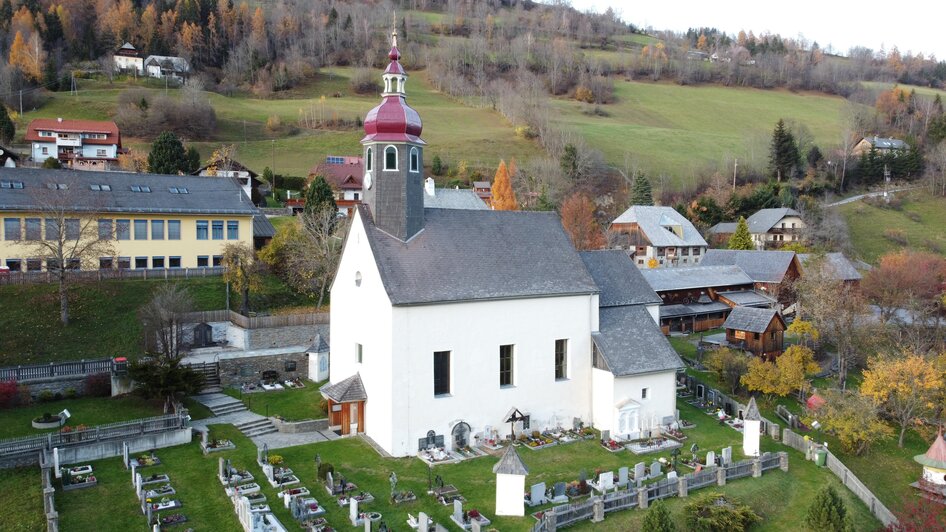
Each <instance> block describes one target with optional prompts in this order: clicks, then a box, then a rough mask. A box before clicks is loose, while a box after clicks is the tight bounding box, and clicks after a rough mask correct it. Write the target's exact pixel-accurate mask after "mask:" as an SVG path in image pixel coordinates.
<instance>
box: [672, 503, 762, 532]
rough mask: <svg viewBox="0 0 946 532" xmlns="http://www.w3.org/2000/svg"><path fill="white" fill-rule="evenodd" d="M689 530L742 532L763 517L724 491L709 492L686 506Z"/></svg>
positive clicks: (697, 531)
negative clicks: (723, 492)
mask: <svg viewBox="0 0 946 532" xmlns="http://www.w3.org/2000/svg"><path fill="white" fill-rule="evenodd" d="M683 511H684V513H686V524H687V530H693V531H695V532H742V531H743V530H746V529H747V528H749V527H750V526H752V525H753V524H754V523H757V522H759V521H761V520H762V519H761V518H760V517H759V516H758V515H756V513H755V512H753V511H752V508H750V507H748V506H746V505H744V504H741V503H739V502H738V501H737V500H736V499H733V498H732V497H729V496H727V495H723V494H722V493H707V494H705V495H703V496H701V497H699V498H698V499H696V500H694V501H693V502H691V503H689V504H687V505H686V506H685V507H684V510H683Z"/></svg>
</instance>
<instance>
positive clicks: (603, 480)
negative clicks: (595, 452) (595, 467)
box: [598, 471, 614, 492]
mask: <svg viewBox="0 0 946 532" xmlns="http://www.w3.org/2000/svg"><path fill="white" fill-rule="evenodd" d="M598 487H599V488H601V491H602V492H605V491H608V490H610V489H612V488H614V471H605V472H604V473H601V475H600V476H599V477H598Z"/></svg>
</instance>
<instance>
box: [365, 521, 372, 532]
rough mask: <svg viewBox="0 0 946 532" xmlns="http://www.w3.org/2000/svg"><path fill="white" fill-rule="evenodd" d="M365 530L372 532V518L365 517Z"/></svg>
mask: <svg viewBox="0 0 946 532" xmlns="http://www.w3.org/2000/svg"><path fill="white" fill-rule="evenodd" d="M365 532H371V519H365Z"/></svg>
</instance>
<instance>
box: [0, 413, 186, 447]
mask: <svg viewBox="0 0 946 532" xmlns="http://www.w3.org/2000/svg"><path fill="white" fill-rule="evenodd" d="M186 426H187V414H186V412H180V413H178V414H168V415H164V416H156V417H149V418H144V419H138V420H135V421H122V422H119V423H109V424H107V425H99V426H97V427H90V428H87V429H84V430H71V431H69V432H64V431H60V432H49V433H46V434H43V435H42V436H25V437H21V438H11V439H8V440H0V458H7V457H11V456H16V455H21V454H24V453H32V452H39V451H40V450H44V449H45V450H51V449H53V448H54V447H71V446H77V445H85V444H89V443H96V442H99V441H106V440H115V439H120V438H128V437H131V436H139V435H142V434H150V433H155V432H169V431H173V430H178V429H181V428H184V427H186Z"/></svg>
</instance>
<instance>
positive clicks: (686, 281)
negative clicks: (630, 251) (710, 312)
mask: <svg viewBox="0 0 946 532" xmlns="http://www.w3.org/2000/svg"><path fill="white" fill-rule="evenodd" d="M709 251H714V250H709ZM704 261H705V259H704ZM641 274H643V276H644V279H646V280H647V283H648V284H649V285H650V287H651V288H653V289H654V290H656V291H657V292H666V291H669V290H688V289H692V288H710V287H717V286H738V285H751V284H752V278H751V277H749V276H748V275H746V273H745V272H744V271H742V269H741V268H739V267H738V266H702V265H701V266H691V267H686V268H654V269H646V270H641Z"/></svg>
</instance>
